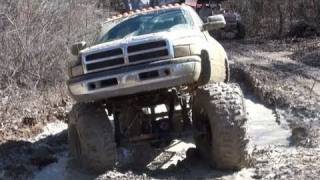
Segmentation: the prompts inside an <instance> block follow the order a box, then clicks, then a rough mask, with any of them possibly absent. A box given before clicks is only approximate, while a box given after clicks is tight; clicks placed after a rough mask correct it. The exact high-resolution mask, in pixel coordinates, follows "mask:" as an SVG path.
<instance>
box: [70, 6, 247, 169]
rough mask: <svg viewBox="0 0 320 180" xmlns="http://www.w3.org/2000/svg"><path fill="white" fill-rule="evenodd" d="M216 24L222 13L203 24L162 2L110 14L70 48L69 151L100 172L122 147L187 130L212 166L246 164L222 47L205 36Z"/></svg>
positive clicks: (237, 93)
mask: <svg viewBox="0 0 320 180" xmlns="http://www.w3.org/2000/svg"><path fill="white" fill-rule="evenodd" d="M224 25H225V20H224V17H223V16H222V15H216V16H211V17H209V18H208V22H207V23H205V24H203V22H202V20H201V19H200V18H199V16H198V15H197V13H196V12H195V11H194V10H193V9H192V8H191V7H189V6H187V5H183V4H182V5H180V4H176V5H167V6H162V7H155V8H148V9H143V10H138V11H135V12H130V13H125V14H123V15H119V16H117V17H113V18H112V19H110V20H109V21H108V22H107V23H105V26H106V27H103V28H102V29H104V30H102V31H101V35H100V36H99V38H97V40H96V42H95V43H94V44H93V45H92V46H91V47H88V48H86V45H85V43H84V42H81V43H77V44H75V45H73V47H72V49H71V51H72V53H73V54H74V55H76V56H77V57H78V58H77V59H76V60H75V61H74V62H72V63H71V66H70V68H69V69H70V70H69V72H70V73H69V76H70V79H69V80H68V82H67V84H68V88H69V91H70V94H71V96H72V97H73V98H74V99H75V100H76V101H77V104H75V105H74V107H73V109H72V111H71V112H70V115H69V130H68V132H69V144H70V150H71V155H72V156H73V157H75V158H76V159H77V160H79V161H80V162H81V164H83V165H84V166H86V167H88V168H89V169H92V170H95V171H98V172H102V171H104V170H106V169H108V168H112V167H113V166H114V164H115V163H116V162H117V161H119V158H118V152H119V151H120V149H122V147H126V148H133V147H134V145H135V144H138V143H146V144H148V145H149V146H150V147H153V148H158V147H162V146H166V145H169V144H170V142H171V141H172V140H173V139H175V138H179V137H184V136H188V135H190V134H191V135H193V136H194V140H195V143H196V146H197V148H198V150H199V152H200V154H201V155H202V156H203V157H205V158H207V159H208V161H209V162H210V164H211V165H212V166H213V167H216V168H220V169H240V168H242V167H244V166H246V165H247V157H248V156H247V152H246V145H247V142H248V141H247V139H246V130H245V122H246V112H245V108H244V107H243V106H244V103H243V95H242V93H241V90H240V89H239V87H238V86H237V85H235V84H227V82H228V80H229V64H228V59H227V55H226V52H225V50H224V49H223V47H222V46H221V45H220V44H219V43H218V42H217V41H216V40H215V39H213V38H212V37H211V36H210V35H209V33H208V30H213V29H219V28H222V27H224ZM105 29H108V30H105ZM161 107H162V109H161ZM159 108H160V111H159ZM191 112H192V116H191ZM110 118H112V120H109V119H110ZM117 150H118V151H117ZM143 154H148V152H144V153H143ZM135 158H137V159H142V157H141V156H140V155H139V157H138V155H135ZM133 162H136V161H133Z"/></svg>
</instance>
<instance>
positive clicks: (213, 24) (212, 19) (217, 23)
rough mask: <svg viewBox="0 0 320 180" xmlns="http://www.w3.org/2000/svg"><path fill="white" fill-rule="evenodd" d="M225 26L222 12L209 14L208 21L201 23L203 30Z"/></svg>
mask: <svg viewBox="0 0 320 180" xmlns="http://www.w3.org/2000/svg"><path fill="white" fill-rule="evenodd" d="M225 26H226V20H225V19H224V16H223V15H222V14H219V15H214V16H209V17H208V22H207V23H205V24H203V27H202V30H203V31H212V30H218V29H221V28H224V27H225Z"/></svg>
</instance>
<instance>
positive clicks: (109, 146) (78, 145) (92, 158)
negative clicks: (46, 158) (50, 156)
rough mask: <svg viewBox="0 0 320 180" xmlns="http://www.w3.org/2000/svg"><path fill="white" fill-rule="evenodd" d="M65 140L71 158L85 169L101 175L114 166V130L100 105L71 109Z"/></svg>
mask: <svg viewBox="0 0 320 180" xmlns="http://www.w3.org/2000/svg"><path fill="white" fill-rule="evenodd" d="M68 138H69V149H70V154H71V156H72V157H73V158H74V159H75V160H76V161H78V162H79V163H80V164H81V165H82V166H84V167H86V168H87V169H89V170H92V171H95V172H98V173H100V172H104V171H105V170H107V169H110V168H112V167H113V166H114V165H115V162H116V160H117V150H116V143H115V140H114V133H113V128H112V125H111V123H110V121H109V119H108V116H107V114H106V112H105V109H104V107H103V106H102V105H101V104H99V103H87V104H85V103H81V104H76V105H74V106H73V108H72V110H71V112H70V114H69V124H68Z"/></svg>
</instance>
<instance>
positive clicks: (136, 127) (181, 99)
mask: <svg viewBox="0 0 320 180" xmlns="http://www.w3.org/2000/svg"><path fill="white" fill-rule="evenodd" d="M191 101H192V98H191V96H190V94H189V93H187V92H179V91H177V90H176V89H170V90H160V91H155V92H152V93H144V94H138V95H135V96H131V97H121V98H116V99H112V100H109V101H107V102H105V104H106V108H107V110H108V113H109V115H113V118H114V126H115V141H116V143H117V144H118V146H121V145H126V144H128V143H130V144H136V143H146V142H149V143H151V144H152V145H153V146H155V147H159V146H164V145H165V146H166V145H168V143H170V142H171V141H172V140H173V139H176V138H183V137H187V136H192V135H193V131H192V128H191V127H192V126H191V103H190V102H191Z"/></svg>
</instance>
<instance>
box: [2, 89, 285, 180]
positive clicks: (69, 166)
mask: <svg viewBox="0 0 320 180" xmlns="http://www.w3.org/2000/svg"><path fill="white" fill-rule="evenodd" d="M245 103H246V106H247V112H248V117H249V120H248V127H247V128H248V134H249V137H250V139H251V142H250V143H251V144H250V147H251V148H252V150H254V151H255V150H257V149H265V148H266V147H278V148H288V147H289V145H290V136H291V131H290V129H289V127H288V126H287V124H286V123H283V124H279V123H277V118H276V117H277V114H276V112H275V111H274V110H273V109H270V108H268V107H266V106H264V105H263V104H261V102H259V101H258V100H257V99H256V98H255V97H253V95H252V94H248V95H247V96H246V99H245ZM66 128H67V125H66V124H65V123H62V122H55V123H51V124H48V125H47V126H45V127H44V129H43V133H41V134H40V135H38V136H37V137H36V138H32V139H30V140H29V142H15V143H16V145H15V146H16V147H13V148H11V152H10V153H9V154H10V155H11V156H7V157H6V158H4V159H2V161H1V162H4V161H3V160H5V159H6V160H7V163H4V164H9V166H6V167H2V168H3V171H2V174H1V175H2V177H3V178H9V177H10V178H12V179H24V178H29V179H34V180H40V179H52V180H53V179H84V180H85V179H114V178H116V179H132V178H138V179H151V178H156V179H163V178H178V179H183V178H217V179H250V178H254V177H257V174H256V173H257V169H255V168H254V167H253V168H249V169H243V170H241V171H239V172H232V171H229V172H228V171H227V172H226V171H219V170H214V169H212V168H211V167H210V166H209V165H208V164H206V162H205V161H204V160H203V159H201V158H200V157H199V155H198V154H197V153H195V151H194V148H195V145H194V143H193V140H192V137H191V138H187V139H183V140H175V141H174V142H173V143H172V144H171V145H170V146H169V147H168V148H166V149H158V150H157V151H159V154H158V155H157V156H155V158H154V160H153V161H151V162H150V163H149V164H148V166H147V167H145V168H141V169H124V168H117V169H114V170H112V171H108V172H106V173H105V174H102V175H94V174H90V172H87V171H85V170H84V169H82V168H81V167H78V166H77V165H76V164H75V163H74V162H73V161H72V160H71V159H69V156H68V145H67V133H66ZM12 143H14V142H12ZM1 157H4V156H1ZM9 161H11V162H12V161H16V163H15V164H12V163H9Z"/></svg>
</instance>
